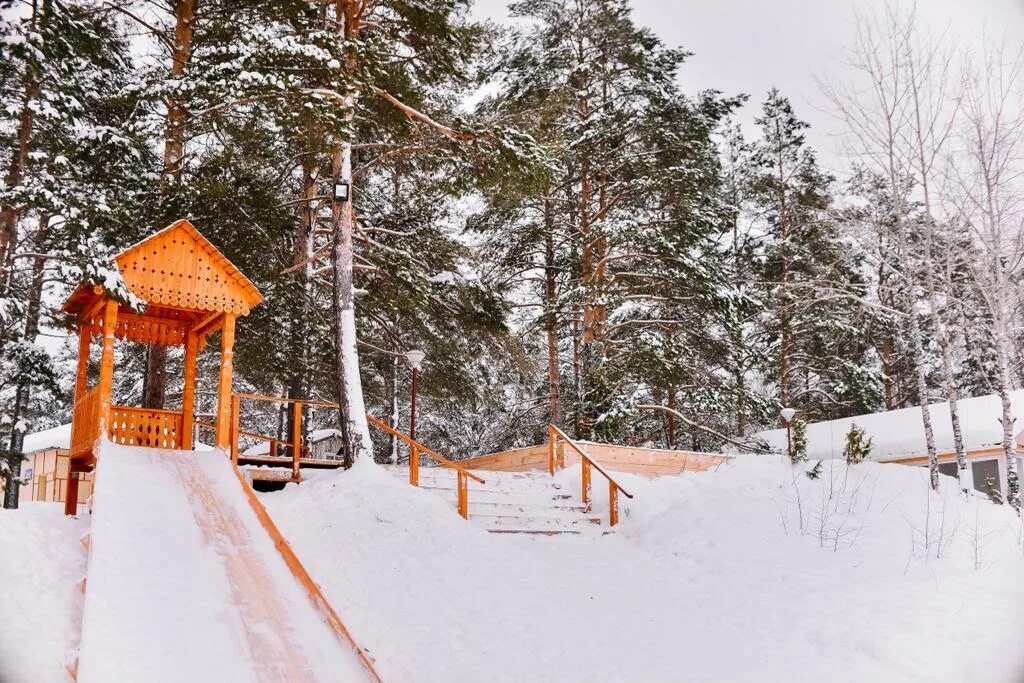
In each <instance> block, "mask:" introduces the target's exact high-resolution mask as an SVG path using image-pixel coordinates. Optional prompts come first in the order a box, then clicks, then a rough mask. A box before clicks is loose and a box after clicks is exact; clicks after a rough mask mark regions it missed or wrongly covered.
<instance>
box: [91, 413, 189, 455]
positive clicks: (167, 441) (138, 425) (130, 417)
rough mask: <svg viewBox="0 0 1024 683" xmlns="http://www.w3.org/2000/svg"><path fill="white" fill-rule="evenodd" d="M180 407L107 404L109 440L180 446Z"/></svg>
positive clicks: (157, 446) (165, 446) (149, 446)
mask: <svg viewBox="0 0 1024 683" xmlns="http://www.w3.org/2000/svg"><path fill="white" fill-rule="evenodd" d="M181 422H182V417H181V411H176V410H160V409H157V408H128V407H125V406H111V408H110V425H109V427H108V428H107V434H108V435H109V436H110V440H111V441H113V442H114V443H117V444H124V445H125V446H139V447H142V448H181V444H182V439H183V438H185V437H184V435H182V433H181Z"/></svg>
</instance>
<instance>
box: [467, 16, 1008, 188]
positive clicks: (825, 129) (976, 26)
mask: <svg viewBox="0 0 1024 683" xmlns="http://www.w3.org/2000/svg"><path fill="white" fill-rule="evenodd" d="M505 4H506V3H505V2H504V0H477V3H476V7H475V14H476V16H477V17H478V18H481V19H484V18H490V19H495V20H498V21H500V20H502V19H504V18H506V17H507V14H506V10H505ZM632 4H633V7H634V18H635V20H636V21H637V23H639V24H641V25H645V26H648V27H651V28H653V29H654V30H655V31H656V32H657V34H658V35H659V36H660V37H661V38H662V40H663V41H665V43H666V44H667V45H669V46H673V47H683V48H685V49H687V50H689V51H690V52H694V53H695V54H694V56H693V57H691V58H690V60H689V61H688V62H687V63H686V64H684V65H683V68H682V69H681V70H680V73H679V80H680V83H681V84H682V86H683V88H684V90H685V91H686V92H688V93H693V92H696V91H698V90H702V89H706V88H715V89H717V90H721V91H723V92H724V93H726V94H735V93H746V94H748V95H750V101H749V102H748V104H747V106H746V107H745V108H744V111H743V112H742V113H741V115H740V117H739V118H740V120H741V121H742V122H744V123H749V122H752V120H753V117H754V116H755V115H756V112H757V110H758V109H759V107H760V102H761V101H762V100H763V99H764V95H765V93H766V92H767V91H768V89H769V88H771V87H772V86H775V87H778V88H779V89H780V90H781V91H782V93H783V94H784V95H787V96H788V97H789V98H790V100H791V101H792V102H793V106H794V108H795V109H796V113H797V115H798V116H800V117H801V118H803V119H804V120H806V121H808V122H810V123H811V125H812V131H811V133H810V134H809V136H808V137H809V139H810V141H811V143H812V144H813V145H814V146H815V147H816V148H818V149H819V151H820V152H821V158H822V161H823V162H824V163H825V164H826V165H827V166H830V167H831V170H833V171H835V170H838V169H836V165H838V164H839V163H840V162H839V159H838V153H837V150H838V149H839V141H838V139H836V134H837V133H838V130H839V126H838V124H837V123H836V122H834V121H833V120H832V117H831V116H830V115H829V113H828V103H827V101H826V100H825V98H824V97H823V96H822V94H821V92H820V90H819V88H818V86H817V84H816V82H815V76H818V77H820V78H823V79H832V78H843V71H844V69H843V66H842V63H841V60H842V56H843V50H844V48H845V47H846V46H847V45H849V44H850V42H851V41H852V36H853V16H854V12H855V10H857V9H860V10H867V11H872V10H876V9H877V10H881V9H883V8H884V7H885V0H633V2H632ZM902 6H904V7H910V6H911V5H910V3H908V2H903V3H902ZM917 8H918V15H919V17H920V19H921V23H922V26H923V27H924V28H926V29H927V30H928V31H929V32H930V33H932V34H933V35H938V34H941V33H943V32H944V31H946V32H947V35H949V36H950V37H951V38H956V39H957V40H958V42H960V43H961V44H963V45H968V46H971V45H979V44H980V42H981V40H982V34H983V33H986V32H987V34H988V35H989V36H990V37H993V38H1001V37H1002V36H1003V35H1004V34H1005V37H1006V39H1007V44H1008V45H1009V46H1011V47H1015V46H1017V45H1021V44H1024V0H918V3H917ZM751 136H752V131H748V137H751Z"/></svg>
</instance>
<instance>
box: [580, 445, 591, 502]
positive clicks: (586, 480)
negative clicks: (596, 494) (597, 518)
mask: <svg viewBox="0 0 1024 683" xmlns="http://www.w3.org/2000/svg"><path fill="white" fill-rule="evenodd" d="M580 465H581V466H582V467H583V477H582V479H583V504H584V505H585V506H586V510H587V512H590V461H589V460H587V459H586V458H580Z"/></svg>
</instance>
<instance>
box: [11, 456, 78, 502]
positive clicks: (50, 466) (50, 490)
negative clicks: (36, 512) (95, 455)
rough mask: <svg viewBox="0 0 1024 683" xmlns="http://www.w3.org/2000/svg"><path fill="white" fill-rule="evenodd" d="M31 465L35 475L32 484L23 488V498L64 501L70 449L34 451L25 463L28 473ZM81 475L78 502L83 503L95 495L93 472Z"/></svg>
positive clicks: (25, 469) (32, 477)
mask: <svg viewBox="0 0 1024 683" xmlns="http://www.w3.org/2000/svg"><path fill="white" fill-rule="evenodd" d="M29 468H31V470H32V474H31V477H30V478H29V483H27V484H24V485H22V487H21V495H22V500H34V501H45V502H50V503H63V502H64V499H65V497H66V493H67V487H68V472H69V469H70V458H69V457H68V451H66V450H64V449H57V448H51V449H47V450H44V451H36V452H35V453H31V454H29V455H28V460H27V461H26V462H25V463H23V464H22V472H23V473H26V474H27V470H28V469H29ZM79 477H80V479H79V482H78V502H79V504H83V503H85V502H86V501H88V500H89V496H91V495H92V482H93V473H92V472H82V473H81V474H79Z"/></svg>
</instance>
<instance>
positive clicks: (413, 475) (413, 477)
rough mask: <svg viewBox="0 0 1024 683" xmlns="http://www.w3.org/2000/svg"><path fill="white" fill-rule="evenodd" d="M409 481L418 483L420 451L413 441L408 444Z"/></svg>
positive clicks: (414, 484) (415, 484) (416, 484)
mask: <svg viewBox="0 0 1024 683" xmlns="http://www.w3.org/2000/svg"><path fill="white" fill-rule="evenodd" d="M409 483H410V484H412V485H413V486H419V485H420V452H419V450H418V449H417V448H416V442H415V441H413V442H412V443H410V444H409Z"/></svg>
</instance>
